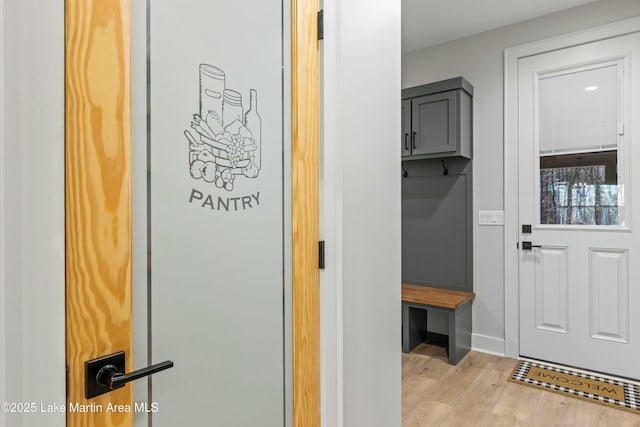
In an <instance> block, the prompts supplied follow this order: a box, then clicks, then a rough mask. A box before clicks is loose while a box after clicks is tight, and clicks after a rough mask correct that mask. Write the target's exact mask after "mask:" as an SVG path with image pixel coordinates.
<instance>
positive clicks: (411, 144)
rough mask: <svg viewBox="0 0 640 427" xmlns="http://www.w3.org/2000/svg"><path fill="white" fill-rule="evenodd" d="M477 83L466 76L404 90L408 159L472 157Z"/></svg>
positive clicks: (404, 149) (404, 137)
mask: <svg viewBox="0 0 640 427" xmlns="http://www.w3.org/2000/svg"><path fill="white" fill-rule="evenodd" d="M472 97H473V87H472V86H471V84H470V83H469V82H467V81H466V80H465V79H464V78H462V77H457V78H454V79H449V80H443V81H441V82H436V83H430V84H426V85H422V86H417V87H413V88H408V89H404V90H403V91H402V135H401V147H402V157H403V159H404V160H410V159H430V158H439V157H452V156H455V157H465V158H467V159H471V157H472V153H473V150H472V137H471V134H472V114H473V112H472Z"/></svg>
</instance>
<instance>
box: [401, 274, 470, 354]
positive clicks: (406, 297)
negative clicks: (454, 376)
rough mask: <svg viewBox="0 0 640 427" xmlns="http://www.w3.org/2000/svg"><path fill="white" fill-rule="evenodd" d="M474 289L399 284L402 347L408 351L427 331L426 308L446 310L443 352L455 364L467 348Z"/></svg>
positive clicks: (418, 342) (468, 345)
mask: <svg viewBox="0 0 640 427" xmlns="http://www.w3.org/2000/svg"><path fill="white" fill-rule="evenodd" d="M475 296H476V294H475V293H474V292H463V291H454V290H450V289H440V288H432V287H429V286H421V285H409V284H405V283H403V284H402V351H403V352H404V353H409V352H410V351H411V350H412V349H413V348H415V347H416V346H417V345H418V344H420V343H422V342H423V341H424V339H425V337H426V334H427V311H428V310H435V311H442V312H446V313H447V314H448V315H447V319H448V322H449V325H448V326H449V336H448V345H447V353H448V356H449V364H451V365H456V364H457V363H458V362H459V361H460V360H462V358H463V357H464V356H465V355H466V354H467V353H468V352H469V349H471V304H472V301H473V299H474V298H475Z"/></svg>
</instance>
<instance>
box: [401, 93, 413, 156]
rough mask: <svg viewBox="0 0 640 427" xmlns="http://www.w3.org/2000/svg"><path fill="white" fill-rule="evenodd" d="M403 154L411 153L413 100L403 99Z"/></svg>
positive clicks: (408, 154)
mask: <svg viewBox="0 0 640 427" xmlns="http://www.w3.org/2000/svg"><path fill="white" fill-rule="evenodd" d="M400 139H401V140H402V144H401V148H402V156H403V157H404V156H410V155H411V100H406V101H402V133H401V134H400Z"/></svg>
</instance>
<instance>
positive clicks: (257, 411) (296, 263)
mask: <svg viewBox="0 0 640 427" xmlns="http://www.w3.org/2000/svg"><path fill="white" fill-rule="evenodd" d="M316 13H317V2H316V1H308V2H302V1H300V2H299V1H296V0H291V1H281V0H277V1H275V0H270V1H264V0H240V1H234V2H228V1H224V0H214V1H205V0H184V1H181V2H170V1H152V0H146V1H145V0H141V1H138V0H99V1H98V0H94V1H86V0H66V2H65V15H66V19H65V21H66V23H65V31H66V47H65V58H66V59H65V62H66V67H65V68H66V71H65V73H66V77H65V87H66V100H65V116H66V138H65V139H66V142H65V158H66V164H65V165H66V197H65V199H66V202H65V203H66V276H67V279H66V348H67V373H68V380H67V381H68V383H67V388H68V393H67V405H66V409H67V425H68V426H73V427H76V426H92V427H101V426H134V425H135V426H143V425H144V426H155V427H162V426H177V425H184V426H205V425H211V426H232V425H233V426H256V425H260V426H292V425H304V426H319V424H320V414H319V403H320V402H319V330H318V325H319V306H318V305H319V302H318V301H319V299H318V279H319V275H318V266H317V252H316V251H317V247H318V246H317V241H318V209H317V206H318V190H317V184H318V182H317V179H318V173H317V132H318V129H317V126H318V117H317V116H318V114H317V112H318V109H317V68H318V66H317V41H316V23H317V20H316ZM119 352H124V360H122V359H116V360H109V361H108V362H106V361H104V360H103V359H101V358H102V357H103V356H111V355H113V354H116V353H119ZM96 359H99V360H96ZM88 362H90V363H88ZM121 364H122V365H121ZM96 366H97V368H95V367H96ZM144 368H150V369H148V370H147V371H144ZM92 369H94V370H92ZM141 369H142V371H140V372H137V374H136V375H134V376H130V375H128V374H131V373H132V372H136V371H138V370H141ZM120 373H121V374H127V375H125V376H124V377H123V376H122V375H120ZM147 374H149V375H147ZM134 377H140V378H138V379H136V378H134ZM129 380H131V381H129ZM120 382H121V383H122V384H123V385H122V386H121V385H120ZM94 383H96V384H97V385H96V384H94ZM110 388H113V390H110Z"/></svg>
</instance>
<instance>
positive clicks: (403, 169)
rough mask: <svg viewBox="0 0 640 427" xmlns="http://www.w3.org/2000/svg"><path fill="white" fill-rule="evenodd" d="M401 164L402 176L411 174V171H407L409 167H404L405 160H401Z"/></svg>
mask: <svg viewBox="0 0 640 427" xmlns="http://www.w3.org/2000/svg"><path fill="white" fill-rule="evenodd" d="M400 164H401V165H402V177H403V178H406V177H408V176H409V172H407V169H406V168H405V167H404V162H400Z"/></svg>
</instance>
